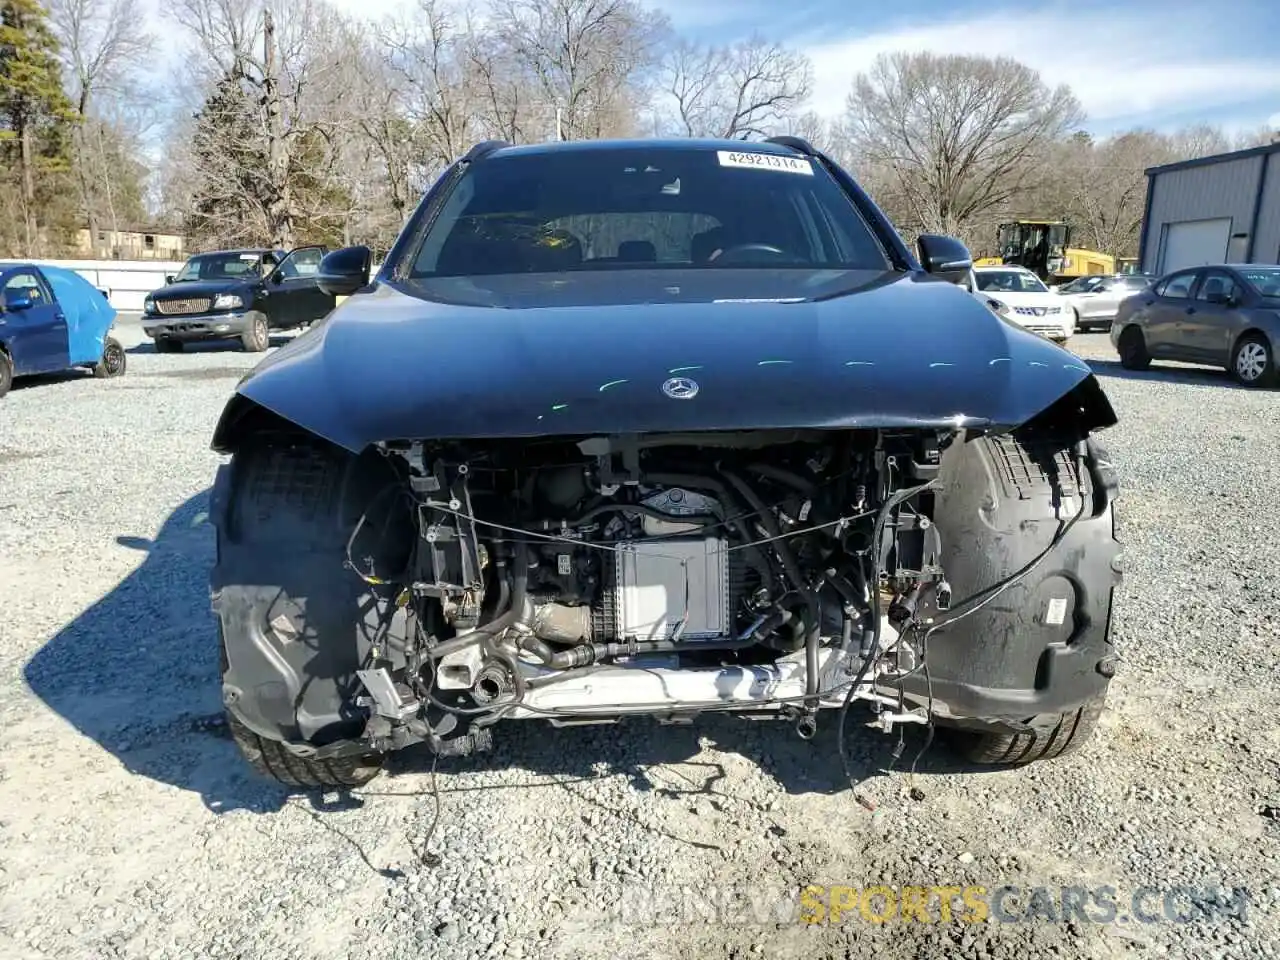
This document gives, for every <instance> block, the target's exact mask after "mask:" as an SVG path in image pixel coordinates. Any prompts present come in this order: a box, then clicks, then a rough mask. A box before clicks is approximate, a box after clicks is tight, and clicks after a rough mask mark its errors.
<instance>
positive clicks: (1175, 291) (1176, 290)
mask: <svg viewBox="0 0 1280 960" xmlns="http://www.w3.org/2000/svg"><path fill="white" fill-rule="evenodd" d="M1195 280H1196V275H1195V274H1194V273H1183V274H1179V275H1178V276H1176V277H1170V278H1169V279H1168V280H1166V281H1165V282H1164V283H1163V284H1161V285H1160V287H1159V289H1157V290H1156V293H1157V294H1159V295H1160V296H1162V297H1169V298H1170V299H1173V300H1185V299H1187V298H1188V297H1190V296H1191V288H1192V286H1194V285H1195Z"/></svg>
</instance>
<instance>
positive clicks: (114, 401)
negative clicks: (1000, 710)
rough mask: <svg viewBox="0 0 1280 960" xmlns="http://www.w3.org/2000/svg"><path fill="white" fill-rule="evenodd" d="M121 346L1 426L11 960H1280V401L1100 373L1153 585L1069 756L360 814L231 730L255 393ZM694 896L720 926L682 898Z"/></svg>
mask: <svg viewBox="0 0 1280 960" xmlns="http://www.w3.org/2000/svg"><path fill="white" fill-rule="evenodd" d="M121 335H122V337H123V339H124V340H125V342H126V346H128V347H130V348H131V352H130V355H129V363H130V369H129V372H128V374H127V375H126V376H125V377H123V378H121V379H118V380H113V381H109V382H99V381H95V380H93V379H91V378H86V377H80V376H64V377H55V378H44V379H41V380H40V381H39V382H37V383H27V384H20V385H19V386H18V387H17V388H15V389H14V391H13V392H12V393H11V394H10V395H9V396H8V397H7V398H5V399H4V400H3V401H0V558H2V559H0V601H2V603H0V611H3V615H2V616H0V955H3V956H5V957H6V958H26V957H57V958H59V960H64V958H65V960H72V958H93V960H100V958H108V957H129V958H150V960H161V958H184V960H185V958H190V957H218V958H222V957H226V958H233V957H239V958H246V960H248V958H254V960H258V958H261V960H276V958H309V957H317V958H319V957H325V958H330V957H345V958H361V960H363V958H370V960H372V958H375V957H376V958H378V960H393V958H398V957H409V956H431V957H439V958H442V960H453V958H463V957H482V956H483V957H522V956H527V957H542V956H562V957H584V958H585V957H610V958H625V957H639V956H673V957H687V958H695V957H699V958H700V957H735V958H736V957H749V956H754V955H762V956H776V957H801V956H803V957H806V958H815V957H863V956H866V957H872V956H875V957H884V958H898V957H901V958H904V960H905V958H916V957H923V956H948V957H990V958H997V957H1008V958H1011V960H1013V958H1017V960H1027V958H1033V957H1045V958H1048V957H1054V958H1066V957H1122V956H1152V955H1169V956H1195V957H1197V958H1211V960H1212V958H1239V960H1244V958H1246V957H1248V958H1254V957H1263V956H1265V957H1274V956H1277V955H1280V946H1277V944H1278V943H1280V935H1278V933H1280V931H1278V928H1277V924H1276V922H1275V913H1276V910H1277V908H1280V856H1278V855H1277V854H1278V853H1280V851H1278V850H1277V838H1278V837H1280V823H1278V822H1277V818H1278V817H1280V788H1278V787H1277V780H1278V775H1280V728H1278V727H1277V724H1276V722H1275V720H1274V716H1275V707H1276V703H1277V690H1278V689H1280V672H1278V668H1277V662H1276V657H1275V649H1276V643H1277V639H1280V638H1278V636H1277V635H1278V634H1280V626H1278V622H1277V619H1276V617H1277V613H1276V611H1277V609H1278V601H1280V580H1278V579H1277V577H1276V574H1275V570H1276V569H1277V565H1278V564H1280V546H1277V541H1276V539H1275V537H1274V536H1273V532H1272V529H1271V521H1270V520H1268V519H1267V518H1268V517H1271V518H1273V519H1274V518H1275V517H1276V516H1280V468H1278V467H1277V466H1276V463H1277V461H1276V456H1275V442H1276V440H1275V438H1276V437H1277V436H1280V412H1278V411H1280V407H1278V406H1277V398H1276V395H1275V393H1269V392H1251V391H1245V390H1241V389H1237V388H1235V387H1234V386H1232V385H1231V383H1230V382H1229V381H1228V380H1227V379H1226V377H1225V375H1223V374H1221V373H1217V372H1213V371H1207V370H1202V369H1197V368H1192V367H1167V368H1165V369H1161V370H1157V371H1153V372H1151V373H1148V374H1142V375H1129V374H1126V373H1124V372H1123V371H1121V370H1120V369H1119V367H1118V365H1117V364H1116V363H1115V362H1114V360H1113V359H1108V358H1113V357H1114V354H1113V351H1112V350H1111V348H1110V344H1109V343H1108V342H1107V340H1106V337H1105V336H1102V335H1089V336H1081V337H1078V338H1077V339H1076V340H1075V341H1073V343H1072V346H1073V348H1074V349H1076V350H1077V351H1078V352H1079V353H1080V354H1081V355H1082V356H1085V357H1086V358H1089V359H1090V360H1091V362H1092V363H1093V364H1094V365H1095V369H1096V370H1097V371H1098V372H1099V373H1100V374H1102V375H1103V376H1104V377H1105V386H1106V388H1107V390H1108V391H1109V393H1110V394H1111V396H1112V398H1113V402H1114V403H1115V405H1116V407H1117V409H1118V411H1119V414H1120V417H1121V423H1120V425H1119V426H1118V427H1116V428H1115V429H1114V430H1112V431H1109V436H1108V438H1107V442H1108V444H1109V446H1110V450H1111V453H1112V454H1113V456H1114V458H1115V460H1116V461H1117V462H1118V465H1119V468H1120V470H1121V476H1122V482H1123V484H1124V486H1123V491H1122V494H1123V500H1122V502H1121V505H1120V518H1121V524H1122V527H1121V537H1122V539H1123V541H1124V542H1125V546H1126V554H1125V565H1126V579H1125V582H1124V584H1123V587H1122V589H1121V592H1120V595H1119V597H1118V603H1117V607H1116V611H1115V632H1116V636H1117V638H1118V643H1119V645H1120V649H1121V652H1122V654H1123V656H1124V660H1125V662H1124V663H1123V665H1122V670H1121V672H1120V674H1119V675H1118V677H1117V679H1116V681H1115V683H1114V684H1113V685H1112V698H1111V701H1110V704H1111V707H1110V710H1109V711H1108V712H1107V713H1106V714H1104V717H1103V720H1102V724H1101V728H1100V731H1099V734H1098V735H1097V737H1096V738H1095V739H1094V740H1093V741H1092V742H1091V743H1090V745H1089V746H1088V747H1087V748H1086V749H1085V750H1084V751H1083V752H1082V753H1080V754H1079V755H1076V756H1074V757H1072V758H1068V759H1061V760H1058V761H1052V762H1048V763H1045V764H1038V765H1035V766H1032V767H1030V768H1027V769H1025V770H1021V771H1014V772H978V771H973V770H970V769H966V768H964V767H962V766H960V765H958V764H956V763H955V761H954V760H953V759H952V758H951V757H950V756H949V755H948V754H947V753H946V751H945V749H944V748H942V747H934V748H933V749H932V750H930V751H929V752H928V753H927V754H926V755H925V757H924V758H923V760H922V761H921V762H920V765H919V767H918V769H917V771H916V773H915V775H914V776H911V775H909V774H907V773H906V772H894V773H891V774H888V775H884V774H883V773H882V772H881V771H882V770H883V768H884V766H885V765H886V764H887V763H888V762H889V760H890V755H889V751H890V748H891V746H892V743H893V741H892V739H890V738H885V737H883V736H882V735H879V734H874V733H870V732H868V733H866V734H864V735H862V736H860V737H857V738H856V744H857V746H856V750H855V754H854V762H855V765H856V766H857V767H859V768H860V769H861V770H862V771H863V772H864V773H865V774H866V775H867V776H868V777H870V780H869V781H868V784H867V787H866V790H867V792H868V793H869V794H870V795H871V796H872V797H874V798H875V800H876V802H877V804H878V809H877V810H876V812H875V813H871V812H868V811H867V810H866V809H864V808H863V807H862V806H859V805H858V804H857V803H856V802H855V801H854V800H853V798H852V796H851V794H850V792H849V791H848V789H847V785H845V784H843V783H842V781H841V776H840V773H839V762H838V760H837V758H836V752H835V737H834V730H833V727H832V724H831V722H830V720H827V722H826V723H825V724H824V725H823V726H822V728H821V729H820V732H819V735H818V737H817V738H816V739H815V740H814V741H812V742H810V743H805V742H802V741H800V740H798V739H797V738H796V737H795V736H794V734H793V732H792V731H791V729H790V728H789V727H786V726H782V725H774V724H751V723H748V722H745V721H736V722H735V721H732V720H730V719H727V718H719V719H712V720H708V721H706V722H704V723H701V724H699V725H697V726H694V727H667V728H662V727H655V726H652V725H648V724H644V723H636V724H631V725H627V726H620V727H587V728H575V729H566V730H553V729H551V728H549V727H546V726H543V725H541V724H537V725H534V724H532V723H530V724H523V725H522V724H508V725H507V726H505V727H503V728H501V729H500V730H499V731H498V732H499V734H500V736H499V738H498V739H499V744H498V747H497V749H496V751H495V752H494V753H493V754H491V755H488V756H485V757H480V758H471V759H469V760H467V761H464V762H459V761H450V762H442V763H441V765H440V769H439V771H438V774H437V775H436V777H435V781H436V786H437V787H438V793H437V794H435V795H433V791H432V783H433V777H432V771H431V760H430V757H429V756H426V755H424V754H421V753H413V752H408V753H405V754H401V755H397V756H396V757H394V758H393V762H392V766H391V768H390V771H389V773H388V775H385V776H383V777H381V778H379V779H378V780H375V781H374V783H373V784H372V785H370V787H368V788H367V789H365V790H363V791H360V792H359V793H358V794H357V795H355V796H354V797H340V796H333V797H314V798H305V797H293V798H289V797H286V796H285V795H284V794H283V793H282V792H281V791H279V790H278V789H276V788H275V787H274V786H273V785H271V784H269V783H267V782H264V781H262V780H259V779H257V778H255V777H254V776H253V775H251V774H250V773H249V772H248V769H247V767H246V766H245V765H244V764H243V763H241V762H240V760H239V757H238V755H237V754H236V752H235V749H234V747H233V746H232V744H231V743H230V741H229V739H228V738H227V736H226V730H225V727H224V726H223V725H222V724H221V722H220V712H219V711H220V707H219V700H218V689H217V680H216V675H217V663H216V653H215V649H214V631H213V622H212V618H211V615H210V613H209V608H208V597H207V590H206V579H205V578H206V570H207V567H208V564H209V563H210V562H211V553H212V536H211V530H210V528H209V525H208V523H207V522H206V520H205V515H204V512H203V511H204V510H205V509H206V505H207V499H206V498H207V485H208V484H209V482H210V480H211V478H212V475H213V471H214V468H215V466H216V464H217V457H216V456H215V455H214V454H213V453H211V452H210V451H209V450H208V440H209V436H210V434H211V431H212V429H213V425H214V421H215V419H216V417H217V415H218V412H219V410H220V408H221V405H222V403H223V402H224V400H225V399H226V398H227V396H228V395H229V394H230V392H231V391H232V389H233V388H234V386H235V382H236V378H237V377H238V376H239V375H240V374H241V373H242V372H243V371H244V370H246V369H248V368H249V367H251V366H252V365H253V364H254V362H255V361H256V359H257V358H256V357H252V356H249V355H246V354H244V353H241V352H239V350H238V349H235V348H230V347H225V348H224V347H209V348H202V349H198V350H194V351H190V352H188V353H184V354H180V355H166V356H159V355H157V354H155V353H154V352H153V351H151V349H150V346H149V344H145V343H144V344H142V345H139V342H140V341H141V339H142V338H141V336H140V332H139V330H138V328H137V327H136V326H132V325H130V324H125V325H123V326H122V327H121ZM1255 717H1262V718H1271V719H1264V720H1263V721H1262V722H1261V723H1260V724H1258V725H1256V726H1255V725H1254V724H1253V723H1252V722H1251V721H1252V719H1253V718H1255ZM919 743H920V740H919V738H911V739H909V741H908V746H907V753H906V754H904V760H903V761H902V762H901V763H899V769H900V770H901V769H902V768H905V767H907V766H908V765H909V761H910V758H911V757H912V756H913V755H914V754H915V752H916V749H917V747H918V745H919ZM913 786H914V787H917V788H919V789H920V790H922V791H923V797H922V798H921V799H912V798H911V797H910V795H909V792H910V788H911V787H913ZM437 797H438V801H439V822H438V826H437V828H436V829H435V831H434V833H432V832H431V826H432V823H433V821H434V820H435V818H436V812H437V802H436V798H437ZM428 837H429V839H428ZM424 848H425V849H424ZM810 883H812V884H820V885H850V886H854V887H861V886H867V885H872V884H877V883H884V884H889V885H893V886H898V885H904V884H919V885H923V886H938V885H955V886H962V885H968V884H979V885H982V886H984V887H986V888H988V889H989V890H990V889H994V888H996V887H1000V886H1002V885H1005V884H1008V885H1012V886H1015V887H1018V888H1020V889H1021V890H1023V891H1024V892H1025V891H1028V890H1029V889H1030V888H1033V887H1038V886H1039V887H1045V888H1048V890H1049V891H1050V893H1051V894H1055V895H1056V894H1057V892H1058V891H1059V890H1060V888H1061V887H1062V886H1063V885H1089V886H1097V885H1110V886H1112V887H1114V888H1115V890H1116V900H1117V902H1118V904H1119V908H1120V909H1119V916H1118V917H1117V919H1116V920H1115V922H1112V923H1100V922H1092V921H1090V920H1087V919H1085V918H1084V917H1080V916H1076V917H1075V918H1074V919H1070V922H1067V921H1066V920H1064V919H1063V918H1061V917H1055V916H1052V915H1051V914H1047V913H1046V911H1052V910H1054V909H1056V908H1059V907H1061V901H1060V900H1057V899H1055V900H1054V901H1052V902H1050V903H1049V904H1048V906H1047V907H1046V911H1041V913H1040V914H1039V915H1038V917H1034V918H1032V919H1028V920H1024V921H1023V922H987V923H966V922H960V921H955V920H953V921H952V922H950V923H935V924H924V923H920V922H902V921H900V920H894V921H893V922H889V923H885V924H876V923H873V922H869V921H868V920H867V919H865V918H863V917H862V916H861V915H860V914H859V912H858V911H857V910H854V911H853V912H852V913H849V914H846V915H845V916H844V919H843V922H839V923H835V922H825V923H819V924H806V923H803V922H797V920H796V915H795V914H791V915H788V914H787V913H786V911H785V910H783V909H782V907H780V906H778V905H777V904H775V903H773V898H782V897H791V898H793V899H794V897H795V895H796V892H797V890H798V888H799V887H801V886H803V885H805V884H810ZM1143 887H1151V888H1154V893H1152V894H1151V895H1150V896H1149V897H1148V898H1147V899H1146V901H1145V904H1146V906H1147V908H1148V909H1154V911H1155V913H1156V914H1157V915H1159V914H1161V913H1162V907H1161V905H1162V897H1163V895H1164V894H1165V893H1166V892H1167V891H1171V890H1178V889H1180V888H1182V887H1194V888H1196V889H1197V890H1213V889H1216V888H1218V887H1225V888H1227V889H1228V890H1230V889H1232V888H1243V889H1244V890H1245V891H1247V892H1246V894H1244V896H1245V897H1246V898H1247V901H1236V903H1237V904H1240V903H1242V902H1247V906H1246V907H1245V910H1244V914H1245V915H1244V917H1241V916H1239V915H1235V916H1233V915H1232V911H1231V909H1230V904H1229V903H1224V902H1220V903H1219V905H1218V907H1219V909H1218V910H1217V912H1216V913H1215V912H1213V910H1212V905H1210V908H1208V909H1207V910H1206V911H1205V912H1202V914H1201V915H1200V916H1198V917H1195V918H1192V919H1191V920H1190V922H1185V923H1174V922H1171V921H1170V920H1168V919H1167V918H1165V917H1163V916H1161V917H1159V922H1155V923H1143V922H1139V921H1138V920H1137V919H1135V918H1134V917H1133V916H1131V915H1130V911H1129V905H1130V897H1131V895H1132V894H1133V893H1134V891H1135V890H1138V889H1141V888H1143ZM681 891H684V892H686V894H687V895H688V896H687V897H686V900H687V899H688V897H693V896H695V895H696V896H700V897H702V898H703V899H702V900H701V901H698V902H695V903H694V905H693V908H691V909H693V910H695V911H696V910H698V909H701V910H702V911H704V912H689V911H688V910H686V911H685V912H681V909H680V908H675V907H672V906H671V904H670V902H668V901H663V900H662V898H663V897H664V896H666V895H668V894H671V893H678V892H681ZM726 892H729V893H732V894H734V895H736V896H737V897H738V898H739V899H738V900H735V901H733V902H732V903H730V904H729V905H728V908H727V909H726V908H724V907H723V905H722V909H721V912H720V913H719V914H718V915H715V914H713V912H711V908H710V907H709V903H710V902H711V898H712V897H714V896H717V895H723V894H725V893H726ZM744 897H745V898H752V899H750V901H749V902H748V901H744V899H742V898H744ZM1031 902H1033V900H1031V899H1029V898H1028V897H1026V896H1024V897H1022V898H1021V899H1020V900H1019V899H1017V898H1015V899H1014V900H1011V901H1010V902H1009V908H1010V909H1011V910H1013V911H1014V913H1015V914H1016V913H1018V912H1019V911H1020V910H1021V909H1024V908H1025V907H1026V906H1027V905H1028V904H1029V903H1031ZM878 903H879V901H875V902H873V904H872V905H873V906H876V905H878ZM1170 903H1171V904H1172V905H1173V906H1177V907H1179V909H1180V910H1181V911H1186V910H1187V907H1188V904H1187V903H1186V902H1184V901H1177V900H1171V901H1170ZM783 905H784V906H785V903H784V904H783ZM1020 905H1021V906H1020ZM1042 905H1043V904H1042ZM804 912H805V913H806V914H808V915H810V916H813V915H814V913H815V912H814V911H813V909H812V907H811V906H807V907H805V908H804ZM931 914H932V915H933V916H935V917H936V916H937V915H938V911H937V908H936V907H934V908H933V909H932V910H931ZM1090 914H1091V915H1092V916H1094V917H1096V916H1097V914H1098V911H1097V910H1096V909H1092V908H1091V910H1090ZM1183 915H1185V913H1184V914H1183ZM1119 917H1123V918H1124V919H1123V920H1121V919H1120V918H1119ZM828 919H829V918H828ZM1068 919H1069V918H1068Z"/></svg>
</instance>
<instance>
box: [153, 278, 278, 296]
mask: <svg viewBox="0 0 1280 960" xmlns="http://www.w3.org/2000/svg"><path fill="white" fill-rule="evenodd" d="M252 286H253V284H252V283H246V282H245V281H244V280H184V281H182V282H181V283H170V284H166V285H165V286H163V287H161V288H160V289H159V290H153V291H152V292H151V297H152V299H154V300H184V299H187V298H189V297H216V296H217V295H218V294H220V293H239V292H241V291H243V290H246V289H249V288H251V287H252Z"/></svg>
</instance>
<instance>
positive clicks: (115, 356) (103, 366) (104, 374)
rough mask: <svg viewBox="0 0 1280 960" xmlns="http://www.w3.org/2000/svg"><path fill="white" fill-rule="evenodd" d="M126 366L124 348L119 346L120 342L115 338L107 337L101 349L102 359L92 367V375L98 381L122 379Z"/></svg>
mask: <svg viewBox="0 0 1280 960" xmlns="http://www.w3.org/2000/svg"><path fill="white" fill-rule="evenodd" d="M128 365H129V364H128V360H127V359H126V354H125V352H124V347H122V346H121V345H120V341H119V340H117V339H116V338H115V337H107V342H106V344H104V345H103V348H102V359H101V360H99V361H98V363H97V364H95V365H94V368H93V375H94V376H95V377H97V378H98V379H99V380H110V379H111V378H112V377H122V376H124V372H125V369H126V368H127V367H128Z"/></svg>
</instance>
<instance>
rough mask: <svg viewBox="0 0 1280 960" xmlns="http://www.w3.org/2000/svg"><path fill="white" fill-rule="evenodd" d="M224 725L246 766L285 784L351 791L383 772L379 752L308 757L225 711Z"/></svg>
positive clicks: (305, 787)
mask: <svg viewBox="0 0 1280 960" xmlns="http://www.w3.org/2000/svg"><path fill="white" fill-rule="evenodd" d="M227 727H228V729H229V730H230V731H231V739H232V740H234V741H235V745H236V747H237V749H239V751H240V754H241V756H243V757H244V758H245V760H247V761H248V763H249V766H251V767H252V768H253V769H254V771H255V772H257V773H259V774H261V775H262V776H264V777H270V778H271V779H272V780H275V781H277V782H279V783H282V784H284V785H285V786H286V787H293V788H295V789H303V790H307V789H311V790H315V789H321V790H324V789H328V790H350V789H352V788H353V787H363V786H364V785H365V784H366V783H368V782H369V781H370V780H372V779H373V778H374V777H376V776H377V775H378V774H379V773H381V772H382V765H383V760H384V758H383V756H382V755H380V754H368V755H365V756H358V757H335V758H333V759H330V760H310V759H307V758H306V757H299V756H295V755H294V754H292V753H290V752H289V751H288V750H287V749H285V747H284V745H283V744H280V743H277V742H276V741H274V740H268V739H266V738H265V737H260V736H258V735H257V734H256V733H254V732H253V731H252V730H250V729H249V728H248V727H246V726H245V725H244V724H243V723H241V722H240V721H239V720H237V719H236V717H235V715H234V714H232V713H230V712H228V713H227Z"/></svg>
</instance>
